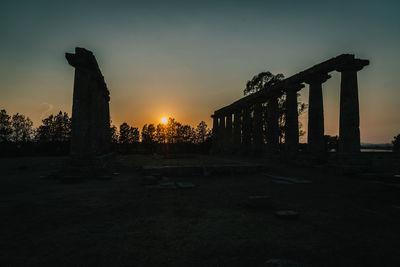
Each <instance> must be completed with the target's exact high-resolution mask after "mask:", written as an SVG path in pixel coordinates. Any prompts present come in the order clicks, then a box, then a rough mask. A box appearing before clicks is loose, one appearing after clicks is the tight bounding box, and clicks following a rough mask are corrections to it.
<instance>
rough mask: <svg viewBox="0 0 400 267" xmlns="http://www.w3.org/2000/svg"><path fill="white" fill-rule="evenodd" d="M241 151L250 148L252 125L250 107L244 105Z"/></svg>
mask: <svg viewBox="0 0 400 267" xmlns="http://www.w3.org/2000/svg"><path fill="white" fill-rule="evenodd" d="M242 135H243V143H242V144H243V151H249V150H250V149H251V135H252V127H251V114H250V107H246V108H244V109H243V128H242Z"/></svg>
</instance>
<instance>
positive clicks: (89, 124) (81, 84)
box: [65, 47, 110, 157]
mask: <svg viewBox="0 0 400 267" xmlns="http://www.w3.org/2000/svg"><path fill="white" fill-rule="evenodd" d="M65 57H66V59H67V61H68V63H69V64H70V65H71V66H72V67H74V68H75V79H74V94H73V104H72V140H71V155H72V156H77V157H86V156H96V155H101V154H105V153H107V152H108V151H109V147H110V110H109V101H110V92H109V91H108V89H107V85H106V83H105V82H104V77H103V75H102V74H101V71H100V68H99V65H98V64H97V61H96V58H95V57H94V55H93V53H92V52H91V51H89V50H86V49H84V48H80V47H76V48H75V54H71V53H66V54H65Z"/></svg>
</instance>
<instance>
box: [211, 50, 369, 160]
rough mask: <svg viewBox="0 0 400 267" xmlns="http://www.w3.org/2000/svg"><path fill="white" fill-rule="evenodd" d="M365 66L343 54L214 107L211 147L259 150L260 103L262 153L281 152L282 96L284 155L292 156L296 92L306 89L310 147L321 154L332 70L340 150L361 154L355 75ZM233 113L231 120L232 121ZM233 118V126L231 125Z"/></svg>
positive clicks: (295, 134)
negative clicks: (282, 101) (325, 88)
mask: <svg viewBox="0 0 400 267" xmlns="http://www.w3.org/2000/svg"><path fill="white" fill-rule="evenodd" d="M368 64H369V61H368V60H364V59H357V58H355V57H354V55H352V54H342V55H339V56H337V57H334V58H331V59H329V60H327V61H324V62H322V63H320V64H318V65H315V66H313V67H311V68H308V69H306V70H304V71H302V72H299V73H297V74H295V75H293V76H291V77H289V78H286V79H284V80H282V81H278V82H276V83H275V84H273V85H271V86H267V87H264V88H263V89H262V90H260V91H258V92H256V93H254V94H251V95H248V96H246V97H243V98H241V99H239V100H238V101H236V102H234V103H232V104H230V105H228V106H225V107H223V108H221V109H218V110H216V111H215V112H214V114H213V115H212V116H211V117H212V118H213V147H214V148H213V149H214V151H219V152H221V151H222V152H234V151H259V150H260V149H262V148H263V145H264V137H263V134H262V132H263V128H264V125H263V124H264V123H263V120H262V114H263V105H262V104H266V109H267V118H266V128H267V136H266V139H267V140H266V141H267V142H266V150H267V152H272V153H273V152H277V151H279V129H278V98H279V97H281V96H282V95H283V94H285V96H286V125H285V128H286V135H285V151H287V152H289V153H291V154H296V153H297V151H298V145H299V123H298V110H297V107H298V102H297V92H298V91H299V90H301V89H302V88H304V84H303V83H306V84H308V85H309V88H310V93H309V107H308V149H309V151H310V152H311V153H314V154H318V153H321V152H324V150H325V143H324V110H323V98H322V83H324V82H326V81H327V80H328V79H329V78H330V77H331V76H330V75H329V74H328V73H329V72H332V71H338V72H340V73H341V84H340V122H339V151H338V152H343V153H357V152H360V128H359V126H360V120H359V103H358V84H357V72H358V71H359V70H361V69H362V68H363V67H364V66H367V65H368ZM232 115H233V118H232ZM232 119H233V122H232Z"/></svg>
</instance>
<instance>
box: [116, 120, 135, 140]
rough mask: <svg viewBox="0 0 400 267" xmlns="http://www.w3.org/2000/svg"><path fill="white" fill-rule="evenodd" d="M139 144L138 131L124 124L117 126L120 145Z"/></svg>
mask: <svg viewBox="0 0 400 267" xmlns="http://www.w3.org/2000/svg"><path fill="white" fill-rule="evenodd" d="M138 142H139V130H138V128H136V127H131V126H129V124H127V123H126V122H124V123H122V124H121V125H120V126H119V143H120V144H135V143H138Z"/></svg>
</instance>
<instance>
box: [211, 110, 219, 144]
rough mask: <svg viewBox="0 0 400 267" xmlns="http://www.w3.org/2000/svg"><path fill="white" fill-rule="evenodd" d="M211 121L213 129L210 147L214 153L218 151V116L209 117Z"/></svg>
mask: <svg viewBox="0 0 400 267" xmlns="http://www.w3.org/2000/svg"><path fill="white" fill-rule="evenodd" d="M211 118H212V119H213V128H212V142H213V143H212V146H213V151H214V152H216V151H218V150H219V144H218V141H219V138H218V130H219V129H218V128H219V123H218V116H217V115H216V114H215V113H214V115H212V116H211Z"/></svg>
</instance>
